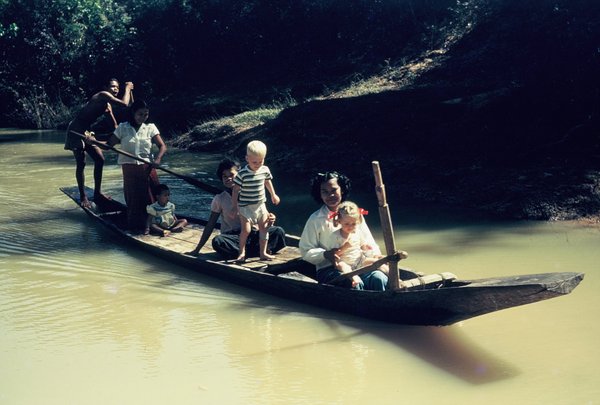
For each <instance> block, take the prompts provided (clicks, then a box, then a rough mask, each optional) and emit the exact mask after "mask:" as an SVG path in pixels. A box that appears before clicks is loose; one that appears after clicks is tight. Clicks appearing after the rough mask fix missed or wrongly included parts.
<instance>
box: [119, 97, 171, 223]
mask: <svg viewBox="0 0 600 405" xmlns="http://www.w3.org/2000/svg"><path fill="white" fill-rule="evenodd" d="M149 114H150V112H149V109H148V106H147V104H146V102H144V101H143V100H136V101H135V102H134V103H133V104H132V105H131V107H130V116H129V120H128V121H126V122H122V123H120V124H119V126H118V127H117V129H116V130H115V132H114V134H113V135H112V136H111V137H110V139H109V140H108V144H109V145H110V146H114V145H116V144H117V143H120V144H121V149H122V150H123V151H125V152H128V153H129V154H131V155H135V156H136V157H138V158H141V159H144V160H145V161H147V163H142V162H140V161H138V160H135V159H133V158H130V157H128V156H124V155H122V154H119V160H118V163H119V164H120V165H121V169H122V171H123V194H124V195H125V203H126V204H127V225H128V227H129V229H130V230H131V231H134V232H144V229H145V227H146V218H147V214H146V206H147V205H150V204H152V203H154V201H155V198H154V193H153V188H154V187H156V186H157V185H158V184H159V181H158V175H157V174H156V168H155V167H154V166H155V165H158V164H160V161H161V159H162V157H163V155H164V154H165V152H166V151H167V146H166V145H165V143H164V141H163V139H162V138H161V136H160V133H159V131H158V128H156V125H154V124H152V123H150V124H146V120H147V119H148V116H149ZM152 145H156V146H157V147H158V153H157V154H156V157H155V158H154V160H152Z"/></svg>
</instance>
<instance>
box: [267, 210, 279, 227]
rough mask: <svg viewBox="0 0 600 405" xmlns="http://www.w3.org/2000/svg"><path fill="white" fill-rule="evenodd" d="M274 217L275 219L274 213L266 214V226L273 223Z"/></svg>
mask: <svg viewBox="0 0 600 405" xmlns="http://www.w3.org/2000/svg"><path fill="white" fill-rule="evenodd" d="M275 219H277V217H276V216H275V214H273V213H272V212H269V215H268V216H267V227H269V226H273V225H275Z"/></svg>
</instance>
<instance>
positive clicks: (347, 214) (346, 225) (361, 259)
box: [329, 201, 388, 287]
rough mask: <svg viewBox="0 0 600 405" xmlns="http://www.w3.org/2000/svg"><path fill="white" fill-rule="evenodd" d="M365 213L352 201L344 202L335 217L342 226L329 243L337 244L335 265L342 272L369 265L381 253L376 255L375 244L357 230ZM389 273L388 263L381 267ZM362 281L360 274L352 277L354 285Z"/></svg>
mask: <svg viewBox="0 0 600 405" xmlns="http://www.w3.org/2000/svg"><path fill="white" fill-rule="evenodd" d="M363 214H366V211H364V210H363V209H362V208H358V206H357V205H356V204H355V203H353V202H351V201H344V202H342V203H341V204H340V205H339V207H338V210H337V213H336V216H335V217H334V225H335V226H338V225H339V226H340V229H338V230H336V231H335V232H333V233H332V234H331V236H330V240H329V245H330V246H337V247H338V251H337V256H338V257H339V260H338V261H336V265H335V267H336V268H337V269H338V270H339V271H340V272H341V273H348V272H350V271H352V270H356V269H358V268H360V267H364V266H368V265H369V264H372V263H374V262H375V261H376V260H377V259H379V258H381V255H375V254H374V252H373V246H371V245H369V244H368V242H367V241H365V240H362V238H361V236H360V233H359V232H357V229H358V225H359V224H360V223H361V222H362V221H363ZM380 270H382V271H383V272H384V273H387V271H388V269H387V265H383V266H382V268H380ZM360 282H361V279H360V277H359V276H353V277H352V286H353V287H354V286H356V285H357V284H359V283H360Z"/></svg>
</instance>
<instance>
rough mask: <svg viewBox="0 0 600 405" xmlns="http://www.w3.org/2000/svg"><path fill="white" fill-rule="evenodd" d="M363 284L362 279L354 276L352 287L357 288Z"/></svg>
mask: <svg viewBox="0 0 600 405" xmlns="http://www.w3.org/2000/svg"><path fill="white" fill-rule="evenodd" d="M361 282H362V279H361V278H360V277H358V276H352V287H356V286H357V285H359V284H360V283H361Z"/></svg>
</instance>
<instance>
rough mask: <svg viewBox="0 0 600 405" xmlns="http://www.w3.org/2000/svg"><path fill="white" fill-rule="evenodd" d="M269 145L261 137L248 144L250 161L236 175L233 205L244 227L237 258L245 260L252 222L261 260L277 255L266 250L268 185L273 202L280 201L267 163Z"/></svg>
mask: <svg viewBox="0 0 600 405" xmlns="http://www.w3.org/2000/svg"><path fill="white" fill-rule="evenodd" d="M266 155H267V146H266V145H265V144H264V143H262V142H261V141H252V142H250V143H248V146H247V147H246V162H248V164H247V165H246V166H244V167H243V168H242V170H240V171H239V172H237V174H236V176H235V177H234V179H233V182H234V186H233V192H232V194H231V199H232V204H233V208H234V209H235V210H237V211H238V212H239V216H240V222H241V225H242V230H241V232H240V251H239V255H238V257H237V259H236V260H237V261H239V262H243V261H245V260H246V240H247V239H248V235H249V234H250V231H251V228H252V224H256V225H258V235H259V254H260V258H261V259H262V260H272V259H273V258H274V256H272V255H270V254H268V253H267V241H268V238H269V234H268V232H267V230H268V228H269V223H268V222H269V211H267V206H266V205H265V202H266V196H265V188H266V189H267V190H268V191H269V194H271V202H272V203H273V204H275V205H277V204H279V201H280V200H279V196H278V195H277V194H276V193H275V188H274V187H273V182H272V179H273V176H272V175H271V171H270V170H269V168H268V167H267V166H265V164H264V163H265V156H266Z"/></svg>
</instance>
